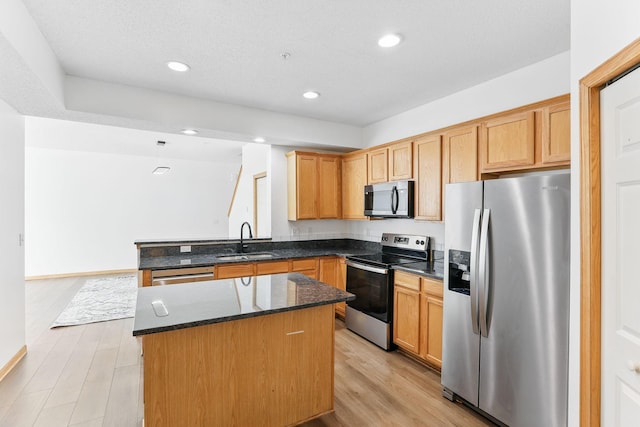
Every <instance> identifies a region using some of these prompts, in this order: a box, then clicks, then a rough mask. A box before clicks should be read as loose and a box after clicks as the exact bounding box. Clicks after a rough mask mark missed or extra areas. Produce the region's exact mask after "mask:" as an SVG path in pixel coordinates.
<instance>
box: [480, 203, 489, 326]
mask: <svg viewBox="0 0 640 427" xmlns="http://www.w3.org/2000/svg"><path fill="white" fill-rule="evenodd" d="M490 215H491V210H490V209H485V210H484V212H483V213H482V228H481V230H480V257H479V259H478V264H479V265H478V276H479V278H478V282H479V286H478V297H479V298H478V299H479V304H478V305H479V309H480V313H479V317H480V333H481V334H482V336H483V337H487V336H488V335H489V330H488V328H487V304H488V299H489V295H488V291H489V284H488V275H489V267H488V265H487V256H488V255H487V251H488V250H489V216H490Z"/></svg>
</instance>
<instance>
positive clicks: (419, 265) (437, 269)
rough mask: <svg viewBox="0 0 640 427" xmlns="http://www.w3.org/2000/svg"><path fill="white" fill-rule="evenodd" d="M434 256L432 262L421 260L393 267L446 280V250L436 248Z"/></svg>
mask: <svg viewBox="0 0 640 427" xmlns="http://www.w3.org/2000/svg"><path fill="white" fill-rule="evenodd" d="M432 256H433V260H432V261H431V262H427V261H420V262H412V263H407V264H400V265H394V266H393V269H394V270H401V271H406V272H407V273H413V274H418V275H420V276H424V277H429V278H431V279H438V280H444V252H443V251H437V250H435V251H433V254H432Z"/></svg>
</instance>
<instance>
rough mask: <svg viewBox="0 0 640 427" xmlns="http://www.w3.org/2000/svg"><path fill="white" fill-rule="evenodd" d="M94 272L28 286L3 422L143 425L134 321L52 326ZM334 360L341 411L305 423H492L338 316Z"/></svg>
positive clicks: (2, 400) (0, 399) (2, 402)
mask: <svg viewBox="0 0 640 427" xmlns="http://www.w3.org/2000/svg"><path fill="white" fill-rule="evenodd" d="M88 278H90V277H74V278H68V279H53V280H37V281H30V282H27V283H26V284H25V287H26V288H25V289H26V300H27V307H26V309H27V318H26V323H27V346H28V353H27V356H26V357H25V358H24V359H23V360H22V361H21V362H20V364H19V365H18V366H17V367H16V368H15V369H14V370H13V371H12V372H11V373H10V374H9V375H7V377H5V379H4V380H3V381H1V382H0V427H22V426H25V427H26V426H44V427H56V426H78V427H80V426H82V427H88V426H114V427H138V426H141V425H142V412H143V408H142V358H141V357H140V344H139V341H138V339H136V338H134V337H132V336H131V330H132V326H133V319H122V320H114V321H110V322H101V323H94V324H90V325H82V326H72V327H66V328H58V329H53V330H51V329H49V325H50V324H51V322H53V320H55V318H56V317H57V316H58V314H59V313H60V312H61V311H62V310H63V309H64V307H65V306H66V305H67V303H68V302H69V301H70V300H71V298H72V297H73V295H75V293H76V292H77V291H78V289H80V287H81V286H82V284H83V283H84V282H85V280H86V279H88ZM175 286H179V285H175ZM335 362H336V365H335V412H334V413H332V414H328V415H325V416H324V417H321V418H319V419H316V420H313V421H310V422H308V423H306V424H304V425H305V426H307V427H320V426H344V427H351V426H403V427H409V426H434V427H439V426H460V427H473V426H486V425H491V424H490V423H488V422H487V421H486V420H484V419H483V418H480V417H479V416H478V415H476V414H475V413H474V412H473V411H471V410H469V409H467V408H465V407H464V406H462V405H460V404H454V403H451V402H449V401H447V400H446V399H444V398H443V397H441V395H440V378H439V375H438V374H437V373H435V372H433V371H431V370H429V369H428V368H425V367H423V366H421V365H420V364H418V363H416V362H414V361H412V360H410V359H408V358H406V357H404V356H402V355H400V354H398V353H396V352H392V353H387V352H385V351H383V350H381V349H379V348H377V347H375V346H374V345H372V344H370V343H368V342H367V341H366V340H364V339H362V338H360V337H358V336H357V335H355V334H353V333H351V332H350V331H348V330H346V329H345V328H344V324H343V323H342V322H340V321H336V349H335Z"/></svg>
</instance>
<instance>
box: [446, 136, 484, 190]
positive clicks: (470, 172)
mask: <svg viewBox="0 0 640 427" xmlns="http://www.w3.org/2000/svg"><path fill="white" fill-rule="evenodd" d="M442 145H443V148H442V184H443V185H444V184H448V183H452V182H467V181H476V180H477V179H478V128H477V126H469V127H463V128H458V129H452V130H450V131H449V132H447V133H445V134H444V136H443V141H442Z"/></svg>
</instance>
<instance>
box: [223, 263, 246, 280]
mask: <svg viewBox="0 0 640 427" xmlns="http://www.w3.org/2000/svg"><path fill="white" fill-rule="evenodd" d="M254 267H255V264H253V263H250V264H229V265H219V266H218V267H216V279H229V278H231V277H248V276H253V275H254V271H255V269H254Z"/></svg>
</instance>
